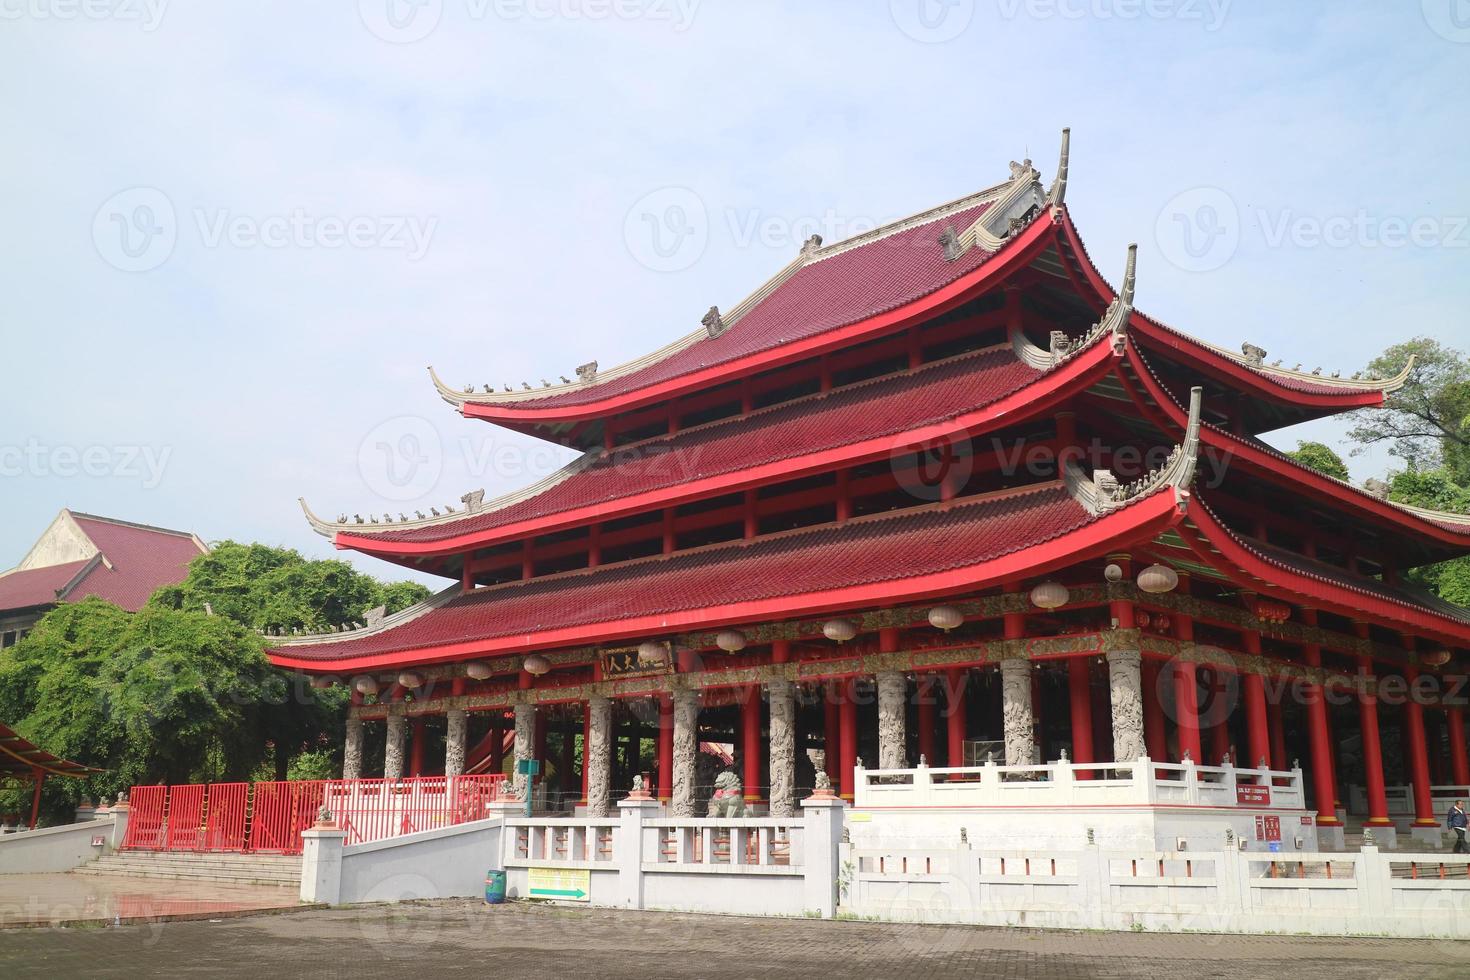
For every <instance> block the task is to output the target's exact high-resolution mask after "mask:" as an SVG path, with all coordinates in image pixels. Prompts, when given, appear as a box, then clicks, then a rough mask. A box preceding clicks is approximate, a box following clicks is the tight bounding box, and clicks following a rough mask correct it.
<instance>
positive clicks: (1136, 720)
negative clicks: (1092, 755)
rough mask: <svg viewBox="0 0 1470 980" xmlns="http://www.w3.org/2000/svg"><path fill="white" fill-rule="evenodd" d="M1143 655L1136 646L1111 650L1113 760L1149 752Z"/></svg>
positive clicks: (1123, 759)
mask: <svg viewBox="0 0 1470 980" xmlns="http://www.w3.org/2000/svg"><path fill="white" fill-rule="evenodd" d="M1142 665H1143V657H1142V656H1140V655H1139V652H1138V651H1137V650H1114V651H1113V652H1112V653H1110V654H1108V687H1109V688H1110V689H1111V692H1112V702H1113V761H1114V762H1132V761H1133V760H1135V759H1141V758H1143V757H1144V756H1145V755H1147V754H1148V750H1147V749H1146V748H1145V747H1144V740H1143V673H1142Z"/></svg>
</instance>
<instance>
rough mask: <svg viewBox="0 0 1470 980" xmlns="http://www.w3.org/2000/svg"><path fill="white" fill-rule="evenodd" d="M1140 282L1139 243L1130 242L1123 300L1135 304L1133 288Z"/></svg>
mask: <svg viewBox="0 0 1470 980" xmlns="http://www.w3.org/2000/svg"><path fill="white" fill-rule="evenodd" d="M1137 282H1138V243H1137V242H1129V243H1128V266H1127V268H1126V269H1124V270H1123V294H1122V295H1123V302H1125V303H1127V304H1128V305H1129V306H1130V307H1132V306H1133V290H1134V286H1135V285H1136V283H1137Z"/></svg>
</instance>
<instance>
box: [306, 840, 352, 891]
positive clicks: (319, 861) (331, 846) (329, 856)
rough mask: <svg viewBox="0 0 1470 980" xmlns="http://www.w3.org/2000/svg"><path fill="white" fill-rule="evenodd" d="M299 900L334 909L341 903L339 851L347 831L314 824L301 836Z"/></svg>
mask: <svg viewBox="0 0 1470 980" xmlns="http://www.w3.org/2000/svg"><path fill="white" fill-rule="evenodd" d="M301 840H302V848H301V900H302V901H303V902H313V903H316V902H322V903H325V904H327V905H337V904H339V903H340V902H341V899H342V849H343V848H344V847H346V845H347V831H345V830H342V829H340V828H339V827H337V825H336V824H334V823H320V822H319V823H317V824H316V825H315V826H313V827H310V828H308V829H306V830H303V831H302V832H301Z"/></svg>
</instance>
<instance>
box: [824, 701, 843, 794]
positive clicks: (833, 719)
mask: <svg viewBox="0 0 1470 980" xmlns="http://www.w3.org/2000/svg"><path fill="white" fill-rule="evenodd" d="M838 703H839V698H838V694H837V685H836V684H835V683H832V682H829V683H827V684H823V685H822V751H823V752H824V753H825V759H826V763H827V764H826V770H827V778H828V779H831V780H833V781H834V782H836V783H838V784H840V783H841V781H842V772H841V769H842V735H841V731H842V720H841V714H840V709H839V708H838Z"/></svg>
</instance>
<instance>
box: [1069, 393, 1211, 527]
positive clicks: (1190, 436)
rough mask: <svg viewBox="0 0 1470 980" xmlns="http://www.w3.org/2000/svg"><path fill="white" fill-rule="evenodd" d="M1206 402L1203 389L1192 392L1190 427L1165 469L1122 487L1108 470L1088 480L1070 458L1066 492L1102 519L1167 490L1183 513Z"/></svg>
mask: <svg viewBox="0 0 1470 980" xmlns="http://www.w3.org/2000/svg"><path fill="white" fill-rule="evenodd" d="M1203 400H1204V389H1202V388H1191V389H1190V392H1189V423H1188V426H1187V427H1186V429H1185V433H1184V442H1183V443H1181V444H1180V445H1177V446H1175V447H1174V448H1173V449H1172V450H1171V451H1170V452H1169V456H1168V458H1167V459H1165V460H1164V463H1163V465H1161V466H1160V467H1158V468H1157V469H1155V470H1153V471H1152V472H1151V473H1148V474H1146V475H1144V476H1143V477H1140V478H1139V479H1137V480H1134V481H1133V482H1131V483H1120V482H1118V479H1117V478H1116V477H1115V476H1113V474H1112V473H1111V472H1110V471H1108V470H1097V471H1096V472H1094V473H1093V475H1092V477H1091V478H1089V477H1088V476H1087V475H1086V474H1084V473H1083V472H1082V470H1081V468H1080V467H1079V466H1078V465H1077V462H1076V460H1075V459H1071V458H1068V460H1067V463H1066V469H1065V471H1064V472H1063V475H1062V478H1063V480H1064V481H1065V482H1066V485H1067V489H1068V490H1069V491H1070V492H1071V494H1072V496H1073V497H1074V498H1075V499H1076V500H1078V501H1079V502H1080V503H1081V504H1082V506H1084V507H1086V508H1087V510H1088V512H1089V513H1091V514H1094V515H1098V516H1101V515H1103V514H1108V513H1111V512H1112V511H1115V510H1120V509H1122V508H1124V507H1127V506H1128V505H1129V504H1131V503H1133V502H1134V501H1136V500H1141V499H1143V498H1144V497H1148V496H1151V495H1152V494H1154V493H1156V492H1158V491H1159V490H1161V489H1163V488H1165V487H1172V488H1173V490H1174V495H1175V501H1176V502H1177V503H1178V505H1179V508H1180V510H1183V509H1184V508H1185V507H1187V506H1188V503H1189V489H1190V487H1191V486H1193V484H1194V476H1195V470H1196V467H1197V465H1198V462H1199V445H1200V441H1199V427H1200V410H1201V405H1202V402H1203Z"/></svg>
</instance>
